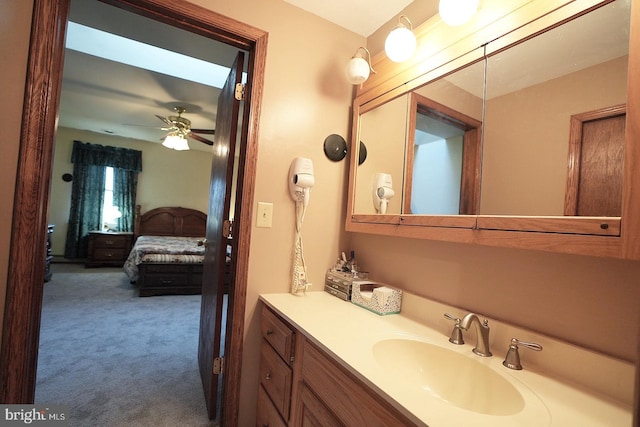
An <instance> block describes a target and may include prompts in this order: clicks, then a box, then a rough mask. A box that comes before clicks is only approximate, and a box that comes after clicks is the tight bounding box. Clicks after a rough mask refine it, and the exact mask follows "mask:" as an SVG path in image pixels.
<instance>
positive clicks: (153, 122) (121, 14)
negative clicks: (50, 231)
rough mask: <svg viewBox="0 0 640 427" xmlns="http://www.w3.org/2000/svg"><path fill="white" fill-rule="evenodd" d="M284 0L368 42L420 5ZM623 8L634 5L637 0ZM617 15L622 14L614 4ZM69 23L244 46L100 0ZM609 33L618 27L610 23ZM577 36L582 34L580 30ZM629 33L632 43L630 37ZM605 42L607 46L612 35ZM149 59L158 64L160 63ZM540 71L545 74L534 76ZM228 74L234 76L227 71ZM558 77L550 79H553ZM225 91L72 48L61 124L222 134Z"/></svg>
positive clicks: (170, 40) (219, 50)
mask: <svg viewBox="0 0 640 427" xmlns="http://www.w3.org/2000/svg"><path fill="white" fill-rule="evenodd" d="M283 1H286V2H287V3H290V4H292V5H295V6H297V7H301V8H303V9H305V10H308V11H309V12H310V13H313V14H316V15H318V16H321V17H323V18H325V19H328V20H330V21H333V22H335V23H337V24H338V25H341V26H343V27H345V28H348V29H350V30H351V31H353V32H355V33H358V34H361V35H363V36H368V35H370V34H371V33H372V32H373V31H375V30H376V29H378V28H379V27H380V26H382V25H383V24H384V23H386V22H387V21H388V20H389V17H391V16H393V15H395V14H397V13H398V12H399V11H401V10H402V9H404V8H405V7H406V6H407V5H408V4H410V3H411V2H412V0H386V1H385V2H381V3H382V4H377V5H376V7H374V8H372V7H371V6H370V3H369V0H324V1H322V2H318V1H316V0H283ZM616 3H620V2H616ZM621 3H622V5H627V6H628V3H629V0H624V1H622V2H621ZM610 9H613V12H615V9H616V8H615V6H614V7H611V8H610ZM624 10H627V12H626V13H627V14H628V9H626V8H625V7H622V8H620V10H618V12H620V11H624ZM614 16H615V13H614ZM594 20H595V21H594ZM69 21H70V22H74V23H78V24H82V25H85V26H87V27H91V28H95V29H98V30H102V31H105V32H108V33H111V34H116V35H119V36H122V37H124V38H126V39H130V40H135V41H138V42H141V43H145V44H148V45H152V46H156V47H161V48H163V49H166V50H169V51H171V52H177V53H180V54H183V55H186V56H189V57H192V58H197V59H199V60H202V61H206V63H208V64H217V65H220V66H222V67H227V68H228V67H230V66H231V64H232V63H233V61H234V59H235V56H236V54H237V53H238V49H237V48H233V47H231V46H228V45H226V44H223V43H219V42H216V41H214V40H211V39H208V38H205V37H202V36H199V35H196V34H193V33H190V32H188V31H184V30H181V29H178V28H175V27H172V26H169V25H166V24H162V23H159V22H156V21H153V20H151V19H148V18H145V17H142V16H139V15H135V14H133V13H130V12H127V11H124V10H122V9H118V8H116V7H113V6H110V5H107V4H105V3H102V2H100V1H98V0H72V2H71V11H70V15H69ZM580 21H585V22H586V21H589V22H588V28H589V32H590V33H593V32H594V31H595V28H596V27H598V26H599V24H601V25H603V24H606V23H609V25H611V24H610V22H611V21H609V20H608V19H603V18H602V17H597V16H596V15H594V17H593V18H592V19H591V18H590V19H588V20H587V19H584V20H580ZM617 22H620V21H617ZM566 27H567V28H568V26H566ZM605 27H609V28H611V27H610V26H607V25H605ZM626 28H628V26H627V27H626ZM68 33H69V34H70V33H71V31H70V30H69V31H68ZM575 34H580V32H578V31H575ZM621 35H622V36H623V38H624V37H625V34H624V33H623V34H621ZM69 38H70V37H68V39H69ZM537 39H539V42H538V41H537V40H536V41H530V42H529V43H530V44H534V43H535V44H538V45H540V47H539V49H540V50H542V51H545V52H547V53H549V52H551V51H553V49H551V47H552V46H556V45H558V46H559V45H561V44H562V43H564V42H570V43H571V45H572V46H573V48H574V50H576V51H578V50H579V49H582V48H579V46H580V43H579V40H575V39H572V38H571V37H563V38H561V39H559V40H554V41H553V42H549V41H548V40H547V41H545V40H544V38H537ZM601 39H602V40H605V37H604V36H603V37H601ZM68 43H69V40H68ZM614 45H615V43H613V41H611V42H608V43H604V44H603V45H602V46H603V47H602V48H601V50H602V51H598V50H597V49H596V48H595V46H594V45H593V44H590V45H587V46H584V49H585V51H586V52H590V53H591V55H590V56H587V57H590V58H591V59H592V60H594V61H595V60H596V58H597V57H598V56H599V55H600V53H604V54H607V55H609V56H611V57H615V56H617V55H619V54H620V53H618V52H614V51H613V49H611V46H614ZM97 48H98V50H101V49H102V50H106V48H105V47H100V46H97ZM136 49H137V48H131V53H132V54H133V56H142V54H141V53H139V52H138V51H137V50H136ZM162 55H163V54H159V55H158V56H162ZM247 56H248V55H247ZM535 58H536V56H535V55H531V59H532V62H531V63H527V64H524V63H523V62H522V61H523V58H522V57H519V59H518V60H517V61H516V63H515V67H512V68H515V69H519V70H523V71H525V74H526V75H524V76H521V78H520V79H519V81H520V80H522V81H524V80H527V79H530V77H531V76H532V75H534V74H535V75H542V74H541V73H540V70H538V69H539V68H540V66H541V65H542V64H540V63H539V61H538V63H537V62H536V60H535ZM148 59H149V61H151V60H153V59H155V58H154V57H151V58H148ZM145 60H146V59H145ZM160 62H162V61H160ZM547 64H548V63H547ZM576 65H580V64H576ZM584 65H585V64H582V66H584ZM512 68H510V67H504V69H507V70H510V69H512ZM532 70H537V71H536V72H535V73H534V72H532ZM224 74H225V75H226V72H225V73H224ZM476 74H477V73H476ZM457 76H464V73H456V76H454V75H452V76H450V79H451V80H452V82H453V83H454V84H456V85H457V86H460V87H463V88H466V90H468V91H469V92H471V93H474V87H467V86H469V82H468V78H466V77H465V78H464V79H461V80H460V81H453V79H454V78H455V77H457ZM553 77H554V76H553V75H548V76H546V77H545V79H546V78H553ZM543 80H544V79H543ZM217 86H218V87H214V86H211V85H207V84H203V83H197V82H194V81H190V80H186V79H185V78H178V77H173V76H171V75H169V74H167V73H164V72H156V71H149V70H147V69H145V68H141V67H132V66H129V65H125V64H123V63H120V62H116V61H113V60H108V59H103V58H101V57H100V56H97V55H95V54H88V53H83V52H81V51H78V50H75V49H70V48H68V49H66V52H65V63H64V70H63V83H62V94H61V101H60V115H59V126H62V127H69V128H74V129H81V130H89V131H92V132H98V133H103V134H110V135H116V136H120V137H124V138H133V139H137V140H143V141H149V142H154V143H160V142H161V140H162V139H163V137H164V136H165V135H166V134H167V132H166V131H163V130H162V129H161V128H162V127H165V126H166V125H165V124H164V123H163V122H162V121H160V120H159V119H158V118H157V117H156V115H160V116H167V115H175V112H174V110H173V109H174V107H176V106H182V107H185V108H186V110H187V111H186V113H185V114H184V117H186V118H188V119H189V120H191V122H192V127H193V128H195V129H214V128H215V117H216V109H217V98H218V94H219V93H220V86H221V84H217ZM475 87H476V88H478V87H481V85H475ZM501 88H502V89H503V90H506V89H507V86H506V85H504V84H502V85H501ZM509 90H514V88H509ZM496 95H498V94H497V93H494V94H492V96H496ZM203 136H204V137H205V138H207V139H212V138H214V137H212V136H211V135H203ZM189 145H190V146H191V148H192V149H199V150H203V151H209V150H210V147H209V146H208V145H205V144H202V143H200V142H197V141H195V140H192V139H191V140H189Z"/></svg>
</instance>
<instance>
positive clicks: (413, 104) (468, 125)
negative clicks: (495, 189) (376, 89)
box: [402, 92, 482, 215]
mask: <svg viewBox="0 0 640 427" xmlns="http://www.w3.org/2000/svg"><path fill="white" fill-rule="evenodd" d="M409 108H410V110H409V124H408V127H407V130H408V132H409V135H408V137H407V146H406V161H405V175H404V190H403V191H404V192H403V195H404V196H403V198H402V201H403V206H402V213H403V214H405V215H407V214H411V193H412V188H413V163H414V160H415V129H416V123H417V118H416V116H417V114H418V113H421V114H425V115H428V116H430V117H433V118H435V119H437V120H440V121H441V122H444V123H447V124H449V125H451V126H454V127H457V128H459V129H462V130H464V131H465V132H464V138H463V151H462V153H463V154H462V181H461V185H460V204H459V205H460V208H459V213H460V214H462V215H474V214H477V213H478V212H479V211H478V209H479V206H480V161H481V157H480V151H481V145H482V139H481V137H482V132H481V129H482V122H481V121H479V120H476V119H474V118H473V117H469V116H467V115H465V114H462V113H460V112H459V111H456V110H454V109H452V108H450V107H448V106H446V105H443V104H440V103H438V102H436V101H433V100H432V99H429V98H427V97H425V96H423V95H420V94H417V93H414V92H412V93H411V99H410V101H409Z"/></svg>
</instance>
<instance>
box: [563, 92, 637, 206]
mask: <svg viewBox="0 0 640 427" xmlns="http://www.w3.org/2000/svg"><path fill="white" fill-rule="evenodd" d="M626 113H627V104H620V105H614V106H612V107H606V108H600V109H598V110H594V111H588V112H586V113H580V114H575V115H573V116H571V119H570V123H569V154H568V159H567V187H566V190H565V193H564V194H565V195H564V215H566V216H575V215H576V212H577V211H578V190H579V184H580V161H581V160H580V159H581V158H582V126H583V125H584V123H585V122H591V121H594V120H600V119H607V118H611V117H616V116H622V115H625V114H626Z"/></svg>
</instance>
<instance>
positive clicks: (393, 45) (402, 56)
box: [384, 15, 418, 62]
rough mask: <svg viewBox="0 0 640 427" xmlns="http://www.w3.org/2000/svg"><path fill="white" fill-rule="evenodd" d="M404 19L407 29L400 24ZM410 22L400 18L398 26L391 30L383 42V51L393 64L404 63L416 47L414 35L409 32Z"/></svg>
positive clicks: (402, 16)
mask: <svg viewBox="0 0 640 427" xmlns="http://www.w3.org/2000/svg"><path fill="white" fill-rule="evenodd" d="M402 18H404V19H405V20H406V21H407V22H408V23H409V27H407V26H406V25H405V24H403V23H402ZM410 27H411V21H409V19H408V18H407V17H406V16H404V15H401V16H400V20H399V22H398V25H396V27H395V28H394V29H393V30H391V32H390V33H389V35H388V36H387V38H386V40H385V42H384V51H385V53H386V54H387V57H389V59H390V60H392V61H393V62H404V61H406V60H408V59H409V58H411V57H412V56H413V53H414V52H415V50H416V47H417V44H418V43H417V40H416V35H415V34H413V31H412V30H411V28H410Z"/></svg>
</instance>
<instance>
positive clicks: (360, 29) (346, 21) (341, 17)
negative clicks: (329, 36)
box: [284, 0, 413, 37]
mask: <svg viewBox="0 0 640 427" xmlns="http://www.w3.org/2000/svg"><path fill="white" fill-rule="evenodd" d="M284 1H286V2H287V3H290V4H292V5H294V6H297V7H299V8H300V9H304V10H306V11H308V12H310V13H312V14H314V15H317V16H320V17H322V18H324V19H326V20H327V21H331V22H333V23H335V24H338V25H340V26H341V27H344V28H346V29H348V30H351V31H353V32H354V33H356V34H360V35H361V36H364V37H369V36H370V35H371V34H372V33H373V32H375V31H376V30H377V29H378V28H380V27H381V26H382V25H383V24H385V23H386V22H387V21H389V19H391V17H393V16H395V15H397V14H398V13H399V12H400V11H401V10H402V9H404V8H405V7H407V6H408V5H409V4H411V3H413V0H385V1H379V2H376V3H375V4H372V3H371V0H322V1H318V0H284Z"/></svg>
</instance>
